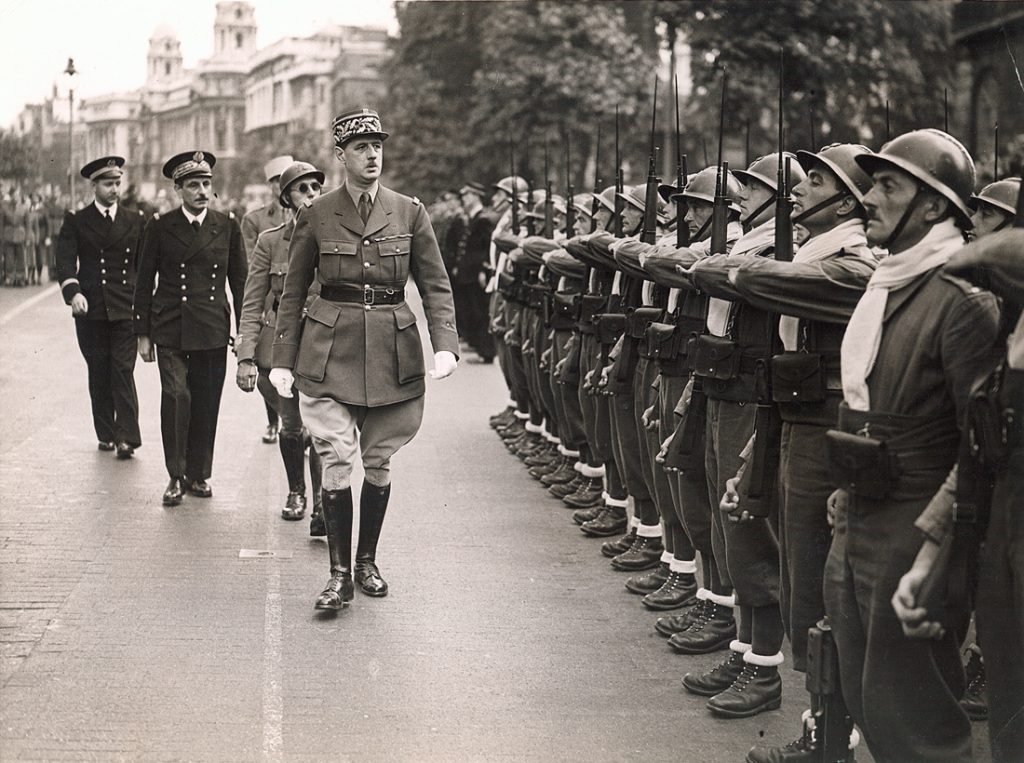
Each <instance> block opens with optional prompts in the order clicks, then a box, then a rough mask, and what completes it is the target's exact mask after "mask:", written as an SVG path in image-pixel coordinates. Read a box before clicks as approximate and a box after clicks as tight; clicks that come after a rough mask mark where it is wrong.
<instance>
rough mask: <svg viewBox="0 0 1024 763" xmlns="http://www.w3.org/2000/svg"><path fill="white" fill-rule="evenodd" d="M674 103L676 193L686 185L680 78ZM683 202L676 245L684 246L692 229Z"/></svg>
mask: <svg viewBox="0 0 1024 763" xmlns="http://www.w3.org/2000/svg"><path fill="white" fill-rule="evenodd" d="M672 84H673V93H674V96H675V97H674V99H673V100H674V101H675V103H674V105H675V111H676V193H680V192H682V190H683V189H684V188H685V187H686V154H684V153H683V143H682V138H681V137H680V134H679V78H678V77H674V79H673V80H672ZM748 124H749V123H748ZM683 218H684V215H683V203H682V202H681V201H679V200H677V201H676V246H677V247H684V246H689V245H690V229H689V228H688V227H687V226H686V220H684V219H683Z"/></svg>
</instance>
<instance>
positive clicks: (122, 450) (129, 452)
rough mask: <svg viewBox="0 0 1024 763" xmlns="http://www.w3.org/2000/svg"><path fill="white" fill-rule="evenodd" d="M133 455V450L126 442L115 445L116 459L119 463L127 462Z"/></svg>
mask: <svg viewBox="0 0 1024 763" xmlns="http://www.w3.org/2000/svg"><path fill="white" fill-rule="evenodd" d="M134 455H135V448H133V447H132V446H131V445H129V444H128V443H126V442H119V443H118V444H117V457H118V459H120V460H121V461H127V460H128V459H129V458H131V457H132V456H134Z"/></svg>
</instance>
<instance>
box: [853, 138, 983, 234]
mask: <svg viewBox="0 0 1024 763" xmlns="http://www.w3.org/2000/svg"><path fill="white" fill-rule="evenodd" d="M856 161H857V164H859V165H860V166H861V168H863V170H864V171H865V172H867V173H868V174H872V173H874V172H876V171H877V170H879V169H881V168H883V167H896V168H897V169H899V170H902V171H903V172H906V173H907V174H909V175H911V176H912V177H914V178H915V179H917V180H919V181H920V182H921V183H923V184H924V185H926V186H928V187H929V188H931V189H932V190H933V191H935V192H936V193H938V194H939V195H941V196H942V197H943V198H945V199H948V200H949V202H950V203H951V204H952V205H953V209H954V211H955V212H956V213H958V214H957V216H958V218H959V220H960V222H961V223H962V226H963V227H964V228H965V230H970V228H971V211H970V209H968V207H967V203H968V201H969V200H970V198H971V192H972V191H973V190H974V184H975V182H976V173H975V169H974V160H973V159H972V158H971V155H970V154H969V153H968V152H967V149H966V148H964V147H963V145H962V144H961V143H960V141H958V140H957V139H956V138H954V137H953V136H952V135H949V134H947V133H944V132H942V130H935V129H932V128H929V129H925V130H914V131H913V132H908V133H905V134H903V135H900V136H899V137H896V138H893V139H892V140H890V141H889V142H888V143H886V144H885V145H884V146H882V150H881V151H879V152H878V153H877V154H863V155H860V156H858V157H856Z"/></svg>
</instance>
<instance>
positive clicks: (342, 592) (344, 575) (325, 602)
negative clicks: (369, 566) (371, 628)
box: [313, 571, 355, 612]
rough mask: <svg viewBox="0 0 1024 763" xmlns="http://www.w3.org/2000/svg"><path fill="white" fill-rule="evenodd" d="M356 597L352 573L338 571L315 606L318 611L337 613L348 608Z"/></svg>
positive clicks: (317, 599)
mask: <svg viewBox="0 0 1024 763" xmlns="http://www.w3.org/2000/svg"><path fill="white" fill-rule="evenodd" d="M354 596H355V589H354V588H353V586H352V573H351V572H348V571H344V572H342V571H336V572H332V573H331V579H330V580H329V581H327V587H326V588H324V590H323V591H321V592H320V595H319V596H317V597H316V603H315V604H314V605H313V606H314V607H316V608H317V609H326V610H330V611H335V612H336V611H337V610H339V609H342V608H343V607H347V606H348V603H349V602H350V601H352V598H353V597H354Z"/></svg>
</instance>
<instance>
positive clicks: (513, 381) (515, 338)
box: [502, 300, 530, 413]
mask: <svg viewBox="0 0 1024 763" xmlns="http://www.w3.org/2000/svg"><path fill="white" fill-rule="evenodd" d="M522 312H523V308H522V306H521V305H518V304H516V303H514V302H510V301H508V300H504V325H505V327H506V328H505V330H506V332H507V333H506V339H505V342H504V343H503V344H504V347H505V363H504V364H503V365H502V369H503V370H504V371H505V372H506V373H507V379H508V382H509V391H510V392H511V393H512V399H513V400H515V401H516V407H517V408H518V409H519V411H520V412H521V413H529V412H530V390H529V383H528V382H527V379H526V367H525V366H524V365H523V353H522V345H521V342H522V339H521V336H520V331H521V326H520V323H521V321H522Z"/></svg>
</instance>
